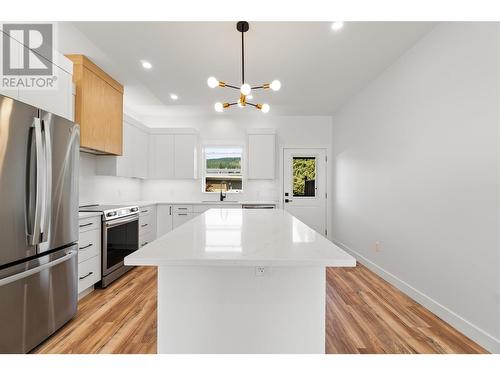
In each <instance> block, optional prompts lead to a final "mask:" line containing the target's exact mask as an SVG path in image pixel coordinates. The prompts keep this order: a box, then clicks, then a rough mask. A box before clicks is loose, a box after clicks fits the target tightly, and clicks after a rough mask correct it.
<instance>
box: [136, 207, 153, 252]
mask: <svg viewBox="0 0 500 375" xmlns="http://www.w3.org/2000/svg"><path fill="white" fill-rule="evenodd" d="M155 239H156V206H154V205H151V206H141V207H139V248H141V247H143V246H145V245H147V244H148V243H150V242H152V241H154V240H155Z"/></svg>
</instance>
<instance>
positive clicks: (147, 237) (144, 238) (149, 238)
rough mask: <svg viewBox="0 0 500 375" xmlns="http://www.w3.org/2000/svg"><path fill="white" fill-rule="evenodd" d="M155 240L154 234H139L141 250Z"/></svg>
mask: <svg viewBox="0 0 500 375" xmlns="http://www.w3.org/2000/svg"><path fill="white" fill-rule="evenodd" d="M154 240H155V234H154V232H147V233H144V234H139V248H141V247H143V246H145V245H147V244H148V243H151V242H153V241H154Z"/></svg>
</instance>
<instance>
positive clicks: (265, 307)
mask: <svg viewBox="0 0 500 375" xmlns="http://www.w3.org/2000/svg"><path fill="white" fill-rule="evenodd" d="M325 284H326V280H325V268H324V267H266V268H265V272H264V275H263V276H257V275H256V269H255V267H241V266H235V267H231V266H225V267H204V266H168V267H158V353H193V354H203V353H207V354H210V353H249V354H251V353H324V352H325V287H326V285H325Z"/></svg>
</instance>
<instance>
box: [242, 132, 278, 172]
mask: <svg viewBox="0 0 500 375" xmlns="http://www.w3.org/2000/svg"><path fill="white" fill-rule="evenodd" d="M275 164H276V135H275V133H274V130H271V129H253V130H251V131H249V134H248V179H250V180H274V179H275V178H276V172H275V169H276V168H275Z"/></svg>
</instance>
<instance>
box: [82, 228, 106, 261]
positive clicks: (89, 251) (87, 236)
mask: <svg viewBox="0 0 500 375" xmlns="http://www.w3.org/2000/svg"><path fill="white" fill-rule="evenodd" d="M95 256H101V231H100V230H89V231H86V232H83V233H80V238H79V239H78V263H81V262H83V261H85V260H87V259H90V258H93V257H95Z"/></svg>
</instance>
